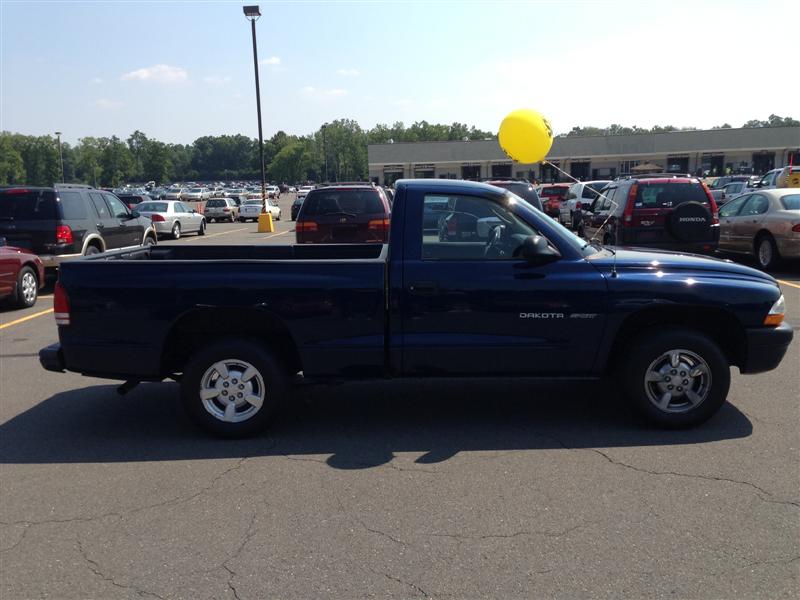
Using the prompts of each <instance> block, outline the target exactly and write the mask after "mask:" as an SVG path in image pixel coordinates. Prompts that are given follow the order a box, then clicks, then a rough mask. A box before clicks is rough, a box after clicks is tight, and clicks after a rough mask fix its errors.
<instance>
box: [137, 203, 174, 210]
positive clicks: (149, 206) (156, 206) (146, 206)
mask: <svg viewBox="0 0 800 600" xmlns="http://www.w3.org/2000/svg"><path fill="white" fill-rule="evenodd" d="M136 210H138V211H139V212H167V203H166V202H142V203H141V204H140V205H139V206H137V207H136Z"/></svg>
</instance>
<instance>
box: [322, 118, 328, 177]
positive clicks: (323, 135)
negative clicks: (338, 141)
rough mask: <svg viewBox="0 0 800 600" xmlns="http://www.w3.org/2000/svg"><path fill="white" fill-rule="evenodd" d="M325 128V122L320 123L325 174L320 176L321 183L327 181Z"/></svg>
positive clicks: (326, 125) (326, 126)
mask: <svg viewBox="0 0 800 600" xmlns="http://www.w3.org/2000/svg"><path fill="white" fill-rule="evenodd" d="M327 128H328V124H327V123H325V124H323V125H322V155H323V156H324V157H325V176H324V177H323V178H322V182H321V183H326V182H327V181H328V149H327V148H326V147H325V130H326V129H327Z"/></svg>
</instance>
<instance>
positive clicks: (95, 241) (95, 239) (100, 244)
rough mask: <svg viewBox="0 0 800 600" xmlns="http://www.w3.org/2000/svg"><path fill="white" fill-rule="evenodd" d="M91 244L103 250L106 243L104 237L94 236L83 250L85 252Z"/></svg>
mask: <svg viewBox="0 0 800 600" xmlns="http://www.w3.org/2000/svg"><path fill="white" fill-rule="evenodd" d="M89 246H94V247H95V248H97V249H98V250H100V252H103V248H104V247H105V243H104V242H103V240H102V238H99V237H93V238H92V239H90V240H89V241H88V242H86V246H85V247H84V248H83V252H84V253H85V252H86V248H88V247H89Z"/></svg>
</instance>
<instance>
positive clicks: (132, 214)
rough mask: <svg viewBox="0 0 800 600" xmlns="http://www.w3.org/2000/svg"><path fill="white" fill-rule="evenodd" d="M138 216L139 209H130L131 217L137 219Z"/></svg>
mask: <svg viewBox="0 0 800 600" xmlns="http://www.w3.org/2000/svg"><path fill="white" fill-rule="evenodd" d="M139 216H140V215H139V211H138V210H132V211H131V219H138V218H139Z"/></svg>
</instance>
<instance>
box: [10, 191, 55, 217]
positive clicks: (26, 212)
mask: <svg viewBox="0 0 800 600" xmlns="http://www.w3.org/2000/svg"><path fill="white" fill-rule="evenodd" d="M56 218H57V215H56V197H55V194H54V193H53V192H52V191H40V190H14V189H11V190H5V191H2V192H0V221H44V220H49V219H56Z"/></svg>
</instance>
